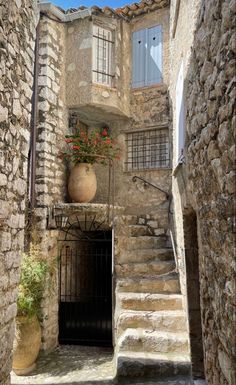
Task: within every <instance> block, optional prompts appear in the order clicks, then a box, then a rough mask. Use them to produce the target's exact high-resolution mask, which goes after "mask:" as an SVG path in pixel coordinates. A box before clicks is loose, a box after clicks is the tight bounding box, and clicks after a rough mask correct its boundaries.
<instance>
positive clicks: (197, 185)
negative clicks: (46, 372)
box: [0, 0, 235, 385]
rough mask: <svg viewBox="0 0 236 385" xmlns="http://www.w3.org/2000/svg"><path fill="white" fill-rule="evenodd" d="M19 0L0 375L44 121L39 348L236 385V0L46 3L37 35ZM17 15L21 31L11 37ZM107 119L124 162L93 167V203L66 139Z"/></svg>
mask: <svg viewBox="0 0 236 385" xmlns="http://www.w3.org/2000/svg"><path fill="white" fill-rule="evenodd" d="M11 2H12V4H11V5H12V7H10V4H9V6H8V5H0V9H1V20H3V23H2V26H1V25H0V26H1V28H2V30H1V33H2V34H3V39H2V38H1V44H0V50H1V55H2V56H1V60H2V63H3V65H2V66H1V70H0V71H5V73H3V77H2V79H3V81H1V83H0V86H1V95H3V96H1V104H0V108H1V109H0V124H1V129H2V130H3V133H4V135H3V136H2V139H1V142H0V143H1V146H2V148H3V150H2V163H1V168H2V170H3V171H1V172H2V173H3V174H2V176H1V179H0V183H1V195H2V196H1V200H2V201H1V211H0V212H1V214H0V215H1V230H2V231H1V246H0V247H1V252H2V254H1V259H0V263H1V264H0V275H1V277H3V279H2V280H1V285H2V288H1V290H3V293H4V294H5V295H4V301H5V302H4V303H1V304H0V309H1V311H2V310H3V316H1V323H0V336H1V337H2V338H3V341H6V342H4V344H3V346H4V351H2V350H0V352H1V353H0V359H1V360H2V361H3V362H4V365H3V367H2V369H0V376H1V377H0V381H2V382H1V384H2V383H3V385H8V384H9V379H8V375H9V370H10V364H11V357H10V351H11V346H12V338H13V319H14V317H15V313H16V304H15V301H16V286H17V282H18V278H19V277H18V267H19V263H20V257H19V251H20V250H22V249H23V243H24V215H25V199H26V190H27V159H28V151H29V135H30V132H29V123H30V118H31V116H32V123H33V124H32V129H31V158H30V159H31V162H30V163H29V167H28V169H29V170H30V172H29V173H28V190H29V197H30V205H31V206H30V208H31V213H33V216H31V217H30V218H31V222H30V225H31V231H32V230H34V231H35V230H36V233H37V243H38V244H39V245H40V249H41V252H42V254H43V255H46V256H47V258H48V260H49V261H50V262H51V263H52V265H54V266H55V269H54V270H53V272H52V274H51V276H50V279H49V284H48V287H46V288H45V296H44V300H43V304H42V313H43V317H42V330H43V337H42V349H43V350H46V351H47V350H50V349H53V348H55V346H57V344H58V343H82V344H106V345H113V347H114V353H115V362H116V371H117V375H118V376H128V375H131V376H141V375H145V376H146V375H158V376H160V375H162V376H165V375H178V374H190V372H192V374H193V376H196V377H204V374H205V376H206V378H207V381H208V383H209V384H213V385H218V384H220V385H221V384H222V385H225V384H229V385H233V384H234V379H235V351H234V345H233V341H234V338H235V336H234V335H233V330H234V322H235V311H234V308H233V306H234V305H235V304H234V292H235V286H234V282H233V276H234V268H235V266H234V262H235V261H234V256H235V255H234V254H232V246H233V242H234V237H233V226H234V224H235V221H234V219H233V215H234V214H235V212H234V208H235V206H234V201H233V198H234V195H233V194H234V192H235V190H234V188H235V183H234V182H235V180H234V177H235V170H234V169H233V161H234V156H235V149H234V146H233V145H234V143H233V128H235V122H234V120H233V99H234V89H233V86H234V83H233V80H232V79H233V75H234V58H233V54H234V52H235V40H234V37H233V28H234V21H235V3H234V1H233V0H231V1H226V0H225V1H218V0H217V1H216V0H215V1H213V0H212V1H211V0H210V1H205V0H192V1H191V2H189V1H187V0H173V1H171V2H169V1H168V0H149V1H148V0H146V1H145V0H143V1H141V2H139V3H134V4H131V5H128V6H125V7H123V8H119V9H115V10H114V9H111V8H109V7H104V8H103V9H101V8H99V7H96V6H94V7H92V8H86V7H80V8H79V9H69V10H67V11H63V10H62V9H60V8H58V7H56V6H54V5H53V4H51V3H50V2H46V1H41V2H39V3H40V4H39V5H38V11H39V12H40V18H39V24H38V28H37V33H36V15H37V11H36V9H35V8H34V7H33V2H32V1H31V2H30V1H28V2H27V1H26V0H25V1H20V0H12V1H11ZM22 10H25V13H24V12H20V11H22ZM6 19H7V20H6ZM26 19H27V20H26ZM12 23H13V24H14V23H17V25H18V24H19V25H21V26H22V31H21V29H20V27H19V29H17V28H15V29H14V30H15V33H9V31H10V29H11V28H12ZM234 32H235V31H234ZM6 35H7V36H8V39H9V41H8V40H7V39H6ZM36 35H37V36H36ZM19 36H23V37H24V38H22V39H19ZM35 39H36V48H35V67H34V68H35V70H34V74H35V82H34V87H33V89H34V96H35V97H34V99H33V108H32V111H31V105H32V104H31V102H30V99H31V96H32V85H33V64H34V54H33V51H34V45H35ZM19 52H20V54H19ZM6 55H7V56H6ZM14 63H15V64H14ZM9 67H10V68H9ZM13 68H14V69H16V70H14V71H13ZM104 127H108V128H109V131H110V132H111V134H112V136H114V137H115V138H117V141H118V142H119V144H120V146H121V148H122V154H121V159H120V160H119V161H115V162H114V164H110V165H108V166H106V167H104V166H96V174H97V179H98V190H97V194H96V196H95V198H94V201H93V202H92V203H89V204H75V203H73V202H71V200H70V198H69V196H68V193H67V179H68V174H69V165H68V164H67V163H66V162H64V161H62V160H61V159H59V158H58V154H59V152H60V150H61V148H62V145H63V139H64V136H65V135H66V134H69V133H73V132H74V130H75V129H78V128H86V129H88V130H89V129H91V128H97V129H101V130H102V129H103V128H104ZM13 145H14V146H15V151H16V152H14V153H12V152H11V151H9V154H8V150H7V151H6V150H5V149H6V148H8V147H9V146H13ZM17 146H18V147H17ZM10 200H13V201H14V202H15V203H14V205H10V206H9V201H10ZM27 218H28V217H26V219H27ZM18 238H19V239H18ZM58 273H59V274H58ZM6 277H8V278H6ZM2 298H3V297H1V300H2ZM9 336H10V338H9ZM5 346H6V347H7V349H5ZM0 349H2V348H0ZM2 379H3V380H2Z"/></svg>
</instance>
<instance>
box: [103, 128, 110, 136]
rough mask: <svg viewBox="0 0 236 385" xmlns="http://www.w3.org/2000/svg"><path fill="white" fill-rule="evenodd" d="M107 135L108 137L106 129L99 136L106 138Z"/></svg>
mask: <svg viewBox="0 0 236 385" xmlns="http://www.w3.org/2000/svg"><path fill="white" fill-rule="evenodd" d="M107 135H108V132H107V129H106V128H104V130H103V131H102V132H101V136H107Z"/></svg>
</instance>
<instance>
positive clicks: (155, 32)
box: [146, 25, 162, 86]
mask: <svg viewBox="0 0 236 385" xmlns="http://www.w3.org/2000/svg"><path fill="white" fill-rule="evenodd" d="M146 60H147V66H146V68H147V71H146V73H147V75H146V85H147V86H148V85H152V84H157V83H161V82H162V27H161V26H160V25H158V26H155V27H153V28H149V29H148V33H147V59H146Z"/></svg>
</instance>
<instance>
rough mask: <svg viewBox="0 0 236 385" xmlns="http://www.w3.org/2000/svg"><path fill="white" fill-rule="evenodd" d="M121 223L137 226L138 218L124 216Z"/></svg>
mask: <svg viewBox="0 0 236 385" xmlns="http://www.w3.org/2000/svg"><path fill="white" fill-rule="evenodd" d="M120 222H121V223H122V224H123V225H137V223H138V217H137V215H122V216H121V218H120Z"/></svg>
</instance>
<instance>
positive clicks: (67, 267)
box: [59, 223, 112, 346]
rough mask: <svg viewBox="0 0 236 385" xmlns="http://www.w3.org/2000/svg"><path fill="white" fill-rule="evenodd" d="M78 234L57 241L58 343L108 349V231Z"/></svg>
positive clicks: (109, 323)
mask: <svg viewBox="0 0 236 385" xmlns="http://www.w3.org/2000/svg"><path fill="white" fill-rule="evenodd" d="M87 225H88V224H87V223H86V227H88V228H91V227H90V226H87ZM82 233H83V236H84V238H81V237H80V239H79V240H77V239H74V240H66V241H65V244H64V245H63V243H62V242H63V241H60V242H61V245H62V246H61V253H60V305H59V315H60V318H59V320H60V322H59V326H60V327H59V341H60V343H66V344H67V343H70V344H87V345H88V344H89V345H105V346H112V247H111V246H112V232H111V231H110V230H109V231H105V230H98V231H90V232H89V231H83V232H82ZM89 233H90V234H89ZM76 243H78V244H80V246H81V247H80V249H76V248H75V247H76Z"/></svg>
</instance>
